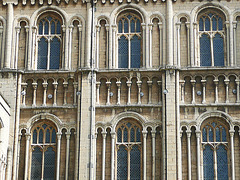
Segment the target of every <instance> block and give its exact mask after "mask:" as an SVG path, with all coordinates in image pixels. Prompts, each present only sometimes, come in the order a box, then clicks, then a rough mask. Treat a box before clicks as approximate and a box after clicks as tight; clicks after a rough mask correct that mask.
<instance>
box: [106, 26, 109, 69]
mask: <svg viewBox="0 0 240 180" xmlns="http://www.w3.org/2000/svg"><path fill="white" fill-rule="evenodd" d="M105 28H106V31H107V40H106V42H107V47H106V62H107V63H106V67H107V68H108V69H110V66H109V64H110V63H109V28H110V25H109V24H105Z"/></svg>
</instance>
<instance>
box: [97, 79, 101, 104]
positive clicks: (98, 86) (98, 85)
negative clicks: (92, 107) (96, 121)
mask: <svg viewBox="0 0 240 180" xmlns="http://www.w3.org/2000/svg"><path fill="white" fill-rule="evenodd" d="M100 84H101V82H96V91H97V92H96V104H97V105H99V104H100V102H99V92H100V91H99V88H100Z"/></svg>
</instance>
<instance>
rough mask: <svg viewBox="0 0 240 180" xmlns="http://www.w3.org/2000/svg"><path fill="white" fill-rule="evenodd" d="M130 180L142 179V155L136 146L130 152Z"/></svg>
mask: <svg viewBox="0 0 240 180" xmlns="http://www.w3.org/2000/svg"><path fill="white" fill-rule="evenodd" d="M130 179H131V180H140V179H141V153H140V150H139V149H138V146H137V145H134V146H133V147H132V150H131V152H130Z"/></svg>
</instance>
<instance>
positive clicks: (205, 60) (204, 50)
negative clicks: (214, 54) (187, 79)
mask: <svg viewBox="0 0 240 180" xmlns="http://www.w3.org/2000/svg"><path fill="white" fill-rule="evenodd" d="M200 64H201V66H211V64H212V63H211V45H210V38H209V37H208V35H207V34H203V35H202V37H201V38H200Z"/></svg>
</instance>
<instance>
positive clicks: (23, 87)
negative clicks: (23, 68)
mask: <svg viewBox="0 0 240 180" xmlns="http://www.w3.org/2000/svg"><path fill="white" fill-rule="evenodd" d="M27 85H28V84H27V83H22V92H24V93H23V94H22V105H23V106H26V93H27V92H26V89H27Z"/></svg>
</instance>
